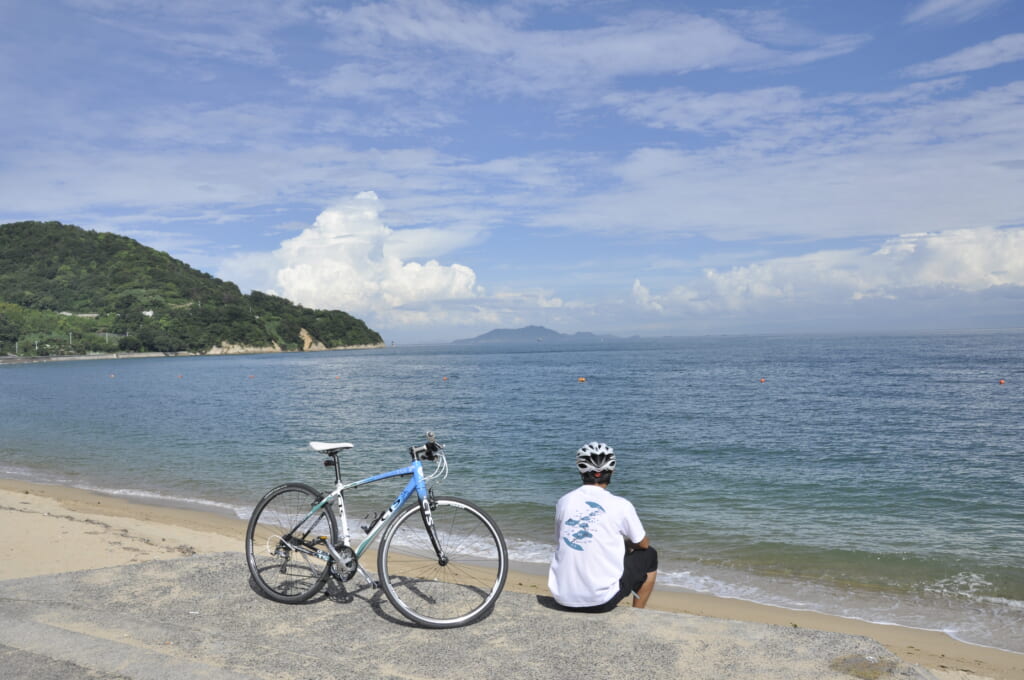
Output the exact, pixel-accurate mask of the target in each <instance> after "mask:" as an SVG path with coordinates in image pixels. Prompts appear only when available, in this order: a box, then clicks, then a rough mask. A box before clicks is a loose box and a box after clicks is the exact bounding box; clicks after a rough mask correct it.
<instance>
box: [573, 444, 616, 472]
mask: <svg viewBox="0 0 1024 680" xmlns="http://www.w3.org/2000/svg"><path fill="white" fill-rule="evenodd" d="M576 467H577V468H579V471H580V474H584V473H587V472H611V471H612V470H614V469H615V450H614V449H612V447H610V446H608V445H607V444H603V443H601V442H590V443H589V444H584V445H583V446H581V447H580V448H579V450H578V451H577V452H576Z"/></svg>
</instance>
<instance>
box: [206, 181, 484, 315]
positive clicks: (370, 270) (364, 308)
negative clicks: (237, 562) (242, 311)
mask: <svg viewBox="0 0 1024 680" xmlns="http://www.w3.org/2000/svg"><path fill="white" fill-rule="evenodd" d="M472 238H473V235H472V234H471V233H468V232H463V233H461V234H460V233H459V232H446V231H445V230H442V229H437V228H432V229H404V230H393V229H390V228H389V227H387V226H386V225H385V224H384V222H383V221H382V220H381V217H380V202H379V199H378V198H377V195H376V194H375V193H373V192H364V193H361V194H359V195H357V196H356V197H355V198H353V199H351V200H348V201H344V202H342V203H339V204H338V205H335V206H334V207H331V208H329V209H327V210H324V211H323V212H322V213H320V215H319V216H318V217H317V218H316V221H315V222H314V223H313V225H312V226H310V227H307V228H306V229H304V230H303V231H302V233H300V234H299V235H298V236H295V237H294V238H290V239H287V240H285V241H283V242H282V243H281V246H280V247H279V248H278V249H277V250H275V251H274V252H272V253H249V254H245V255H239V256H237V257H235V258H232V259H231V260H229V261H227V262H225V263H224V264H223V266H222V267H221V273H222V274H225V273H226V274H228V275H231V276H233V277H236V279H237V280H241V281H247V282H249V283H250V284H251V287H252V288H257V289H264V290H268V291H270V292H273V293H276V294H277V295H281V296H283V297H285V298H288V299H289V300H293V301H295V302H297V303H299V304H302V305H305V306H308V307H315V308H320V309H342V310H345V311H347V312H350V313H352V314H355V315H356V316H367V317H370V319H371V320H372V321H373V322H375V323H417V322H428V321H430V320H431V318H430V309H431V307H432V306H435V305H443V304H444V303H446V302H450V301H465V300H472V299H474V298H477V297H479V296H481V295H483V293H484V291H483V288H482V287H481V286H480V285H478V284H477V281H476V274H475V272H474V271H473V270H472V269H470V268H469V267H466V266H464V265H461V264H451V265H444V264H441V263H440V262H438V261H437V260H436V259H432V258H430V259H427V258H429V257H430V255H431V254H433V255H437V254H439V253H441V252H445V251H447V250H449V249H453V248H455V247H458V246H459V245H464V244H465V243H466V242H468V240H470V239H472ZM424 260H425V261H424ZM432 320H433V321H439V320H443V319H438V318H434V319H432Z"/></svg>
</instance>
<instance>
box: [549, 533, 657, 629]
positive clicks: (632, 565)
mask: <svg viewBox="0 0 1024 680" xmlns="http://www.w3.org/2000/svg"><path fill="white" fill-rule="evenodd" d="M652 571H658V551H657V550H655V549H654V548H647V549H646V550H634V551H633V552H628V553H626V556H625V557H624V558H623V560H622V576H621V577H619V592H617V593H615V595H613V596H612V599H610V600H608V601H607V602H605V603H604V604H595V605H594V606H592V607H564V609H569V610H571V611H574V612H588V613H592V614H600V613H602V612H610V611H611V610H613V609H615V607H617V606H618V605H619V602H621V601H622V600H623V599H624V598H625V597H626V596H627V595H629V594H631V593H635V592H636V591H638V590H640V586H642V585H643V584H644V581H646V580H647V574H649V573H651V572H652Z"/></svg>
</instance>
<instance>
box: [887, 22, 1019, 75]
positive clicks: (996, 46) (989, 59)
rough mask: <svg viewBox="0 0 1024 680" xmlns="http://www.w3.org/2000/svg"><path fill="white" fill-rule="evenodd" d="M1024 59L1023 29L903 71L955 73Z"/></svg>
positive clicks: (913, 73)
mask: <svg viewBox="0 0 1024 680" xmlns="http://www.w3.org/2000/svg"><path fill="white" fill-rule="evenodd" d="M1021 59H1024V33H1011V34H1010V35H1004V36H1001V37H999V38H996V39H995V40H991V41H989V42H986V43H981V44H980V45H974V46H973V47H968V48H966V49H962V50H960V51H959V52H954V53H953V54H950V55H949V56H946V57H942V58H941V59H935V60H933V61H928V62H925V63H923V64H917V65H915V66H911V67H909V68H907V69H906V70H905V71H904V73H905V74H906V75H908V76H911V77H912V78H935V77H937V76H946V75H950V74H953V73H966V72H968V71H980V70H982V69H986V68H991V67H993V66H999V65H1000V64H1008V63H1010V62H1014V61H1020V60H1021Z"/></svg>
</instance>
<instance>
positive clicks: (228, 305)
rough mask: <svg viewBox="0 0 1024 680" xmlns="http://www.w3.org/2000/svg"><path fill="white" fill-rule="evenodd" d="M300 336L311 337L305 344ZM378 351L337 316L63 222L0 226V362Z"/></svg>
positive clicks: (358, 325)
mask: <svg viewBox="0 0 1024 680" xmlns="http://www.w3.org/2000/svg"><path fill="white" fill-rule="evenodd" d="M303 329H304V330H305V331H306V333H307V334H308V340H307V339H305V338H304V337H303ZM310 340H311V341H316V342H319V343H321V344H323V345H325V346H327V347H344V346H351V345H374V344H380V343H381V342H382V340H381V337H380V335H379V334H377V333H376V332H374V331H373V330H371V329H369V328H367V326H366V324H365V323H363V322H362V321H361V320H359V319H356V318H355V317H352V316H350V315H349V314H346V313H345V312H339V311H325V310H313V309H307V308H305V307H301V306H299V305H296V304H293V303H291V302H289V301H288V300H285V299H284V298H279V297H275V296H273V295H266V294H264V293H259V292H255V291H254V292H252V293H250V294H248V295H243V294H242V292H241V291H240V290H239V289H238V286H236V285H235V284H233V283H230V282H227V281H221V280H220V279H217V278H215V277H213V276H210V275H209V274H205V273H203V272H200V271H198V270H196V269H193V268H192V267H190V266H188V265H187V264H185V263H184V262H181V261H180V260H175V259H174V258H172V257H171V256H170V255H168V254H167V253H163V252H160V251H158V250H154V249H152V248H148V247H146V246H143V245H142V244H140V243H138V242H137V241H134V240H132V239H130V238H126V237H124V236H117V235H115V234H105V233H99V232H94V231H86V230H84V229H80V228H79V227H75V226H71V225H65V224H61V223H59V222H16V223H12V224H4V225H0V355H3V354H10V353H14V350H15V346H16V345H15V343H17V349H18V353H19V354H23V355H25V354H28V355H33V354H38V355H44V354H81V353H84V352H94V351H101V352H102V351H118V350H121V351H124V350H128V351H158V352H174V351H191V352H206V351H209V350H210V349H211V348H213V347H216V346H219V345H221V344H222V343H228V344H231V345H243V346H247V347H266V346H270V345H271V344H277V345H278V346H279V347H280V348H281V349H283V350H296V349H302V348H303V347H304V346H305V345H306V344H307V342H308V341H310Z"/></svg>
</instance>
